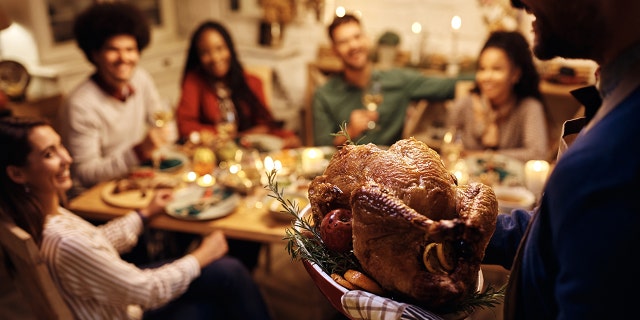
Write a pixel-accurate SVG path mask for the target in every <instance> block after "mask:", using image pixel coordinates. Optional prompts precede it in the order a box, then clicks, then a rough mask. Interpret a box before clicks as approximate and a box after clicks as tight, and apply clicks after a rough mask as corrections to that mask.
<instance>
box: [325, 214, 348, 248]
mask: <svg viewBox="0 0 640 320" xmlns="http://www.w3.org/2000/svg"><path fill="white" fill-rule="evenodd" d="M351 219H352V216H351V210H348V209H334V210H331V211H329V213H327V214H326V215H325V216H324V218H323V219H322V222H321V223H320V237H321V238H322V242H324V244H325V246H326V247H327V248H328V249H329V250H333V251H335V252H340V253H344V252H348V251H349V250H351V249H352V248H353V238H352V237H351Z"/></svg>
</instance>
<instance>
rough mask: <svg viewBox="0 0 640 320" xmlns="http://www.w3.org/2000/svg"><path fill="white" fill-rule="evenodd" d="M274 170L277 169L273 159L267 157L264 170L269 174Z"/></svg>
mask: <svg viewBox="0 0 640 320" xmlns="http://www.w3.org/2000/svg"><path fill="white" fill-rule="evenodd" d="M273 169H275V165H274V164H273V159H272V158H271V157H270V156H266V157H265V158H264V170H265V171H267V172H271V171H272V170H273Z"/></svg>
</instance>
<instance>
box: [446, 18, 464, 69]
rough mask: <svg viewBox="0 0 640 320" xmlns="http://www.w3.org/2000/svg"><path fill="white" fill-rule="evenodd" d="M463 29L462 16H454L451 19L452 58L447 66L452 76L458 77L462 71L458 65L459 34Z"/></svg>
mask: <svg viewBox="0 0 640 320" xmlns="http://www.w3.org/2000/svg"><path fill="white" fill-rule="evenodd" d="M460 27H462V18H460V16H453V18H451V57H450V59H449V65H448V66H447V68H448V70H447V74H449V75H450V76H454V75H457V74H458V72H459V71H460V70H459V69H460V67H459V65H458V32H459V30H460Z"/></svg>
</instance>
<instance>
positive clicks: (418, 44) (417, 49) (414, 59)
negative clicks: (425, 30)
mask: <svg viewBox="0 0 640 320" xmlns="http://www.w3.org/2000/svg"><path fill="white" fill-rule="evenodd" d="M411 32H413V34H414V35H415V36H414V38H415V45H414V47H413V50H411V64H412V65H418V64H420V55H421V51H422V36H421V35H420V34H421V33H422V25H421V24H420V22H414V23H413V24H412V25H411Z"/></svg>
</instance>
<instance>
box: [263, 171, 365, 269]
mask: <svg viewBox="0 0 640 320" xmlns="http://www.w3.org/2000/svg"><path fill="white" fill-rule="evenodd" d="M276 173H277V171H276V170H272V171H271V172H267V178H268V181H269V185H268V186H267V188H268V189H269V190H270V191H271V194H269V197H272V198H275V199H276V200H277V201H278V202H280V203H281V204H282V207H283V208H284V209H285V211H286V212H285V213H288V214H290V215H292V216H293V217H294V221H293V223H292V228H288V229H287V230H286V236H285V237H284V240H287V246H286V249H287V252H288V253H289V255H290V256H291V259H292V260H301V259H304V260H307V261H309V262H312V263H314V264H316V265H318V266H319V267H320V269H322V271H324V272H325V273H327V274H332V273H339V274H344V272H345V271H347V270H349V269H358V270H360V269H361V267H360V264H359V263H358V260H357V259H356V257H355V256H354V255H353V252H352V251H350V252H348V253H337V252H333V251H331V250H328V249H326V247H325V246H324V244H323V242H322V238H321V237H320V230H319V227H318V226H315V224H314V223H313V218H312V216H311V215H308V216H306V217H301V216H300V208H299V206H298V203H297V201H295V200H294V201H292V200H290V199H286V198H285V196H284V189H280V187H279V186H278V182H277V181H276Z"/></svg>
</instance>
